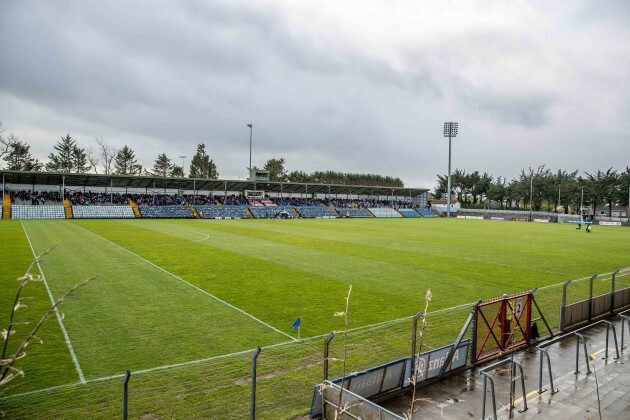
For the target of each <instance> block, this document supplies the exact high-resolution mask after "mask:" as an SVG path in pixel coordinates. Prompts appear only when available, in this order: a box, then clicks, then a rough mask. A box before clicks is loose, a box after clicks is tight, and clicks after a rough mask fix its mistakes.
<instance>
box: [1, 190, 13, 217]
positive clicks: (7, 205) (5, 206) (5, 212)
mask: <svg viewBox="0 0 630 420" xmlns="http://www.w3.org/2000/svg"><path fill="white" fill-rule="evenodd" d="M2 218H3V219H10V218H11V194H4V200H3V201H2Z"/></svg>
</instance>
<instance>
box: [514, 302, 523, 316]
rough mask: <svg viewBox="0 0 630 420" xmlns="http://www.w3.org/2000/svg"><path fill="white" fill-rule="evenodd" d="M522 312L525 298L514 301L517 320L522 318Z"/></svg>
mask: <svg viewBox="0 0 630 420" xmlns="http://www.w3.org/2000/svg"><path fill="white" fill-rule="evenodd" d="M522 312H523V298H522V297H517V298H516V299H515V300H514V313H515V314H516V318H520V317H521V313H522Z"/></svg>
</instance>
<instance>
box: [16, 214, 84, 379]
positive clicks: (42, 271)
mask: <svg viewBox="0 0 630 420" xmlns="http://www.w3.org/2000/svg"><path fill="white" fill-rule="evenodd" d="M20 225H22V230H24V234H25V235H26V240H27V241H28V245H29V246H30V247H31V252H32V253H33V257H34V258H37V254H36V253H35V249H34V248H33V244H32V243H31V238H30V237H29V236H28V232H27V231H26V228H25V227H24V223H22V221H21V220H20ZM36 261H37V268H38V269H39V274H41V275H42V280H43V281H44V286H46V291H47V292H48V297H49V298H50V302H51V304H52V305H54V304H55V298H54V297H53V295H52V292H51V291H50V287H48V282H47V281H46V276H45V275H44V270H42V267H41V266H40V265H39V260H36ZM55 315H56V316H57V321H58V322H59V326H60V327H61V332H62V333H63V337H64V338H65V339H66V345H67V346H68V351H69V352H70V356H71V357H72V361H73V362H74V367H75V368H76V369H77V373H78V374H79V380H80V381H81V383H82V384H85V383H86V382H85V376H83V370H82V369H81V365H80V364H79V360H78V359H77V355H76V354H75V353H74V349H73V348H72V343H71V342H70V336H69V335H68V331H66V327H65V326H64V325H63V320H62V319H61V314H60V313H59V307H56V308H55Z"/></svg>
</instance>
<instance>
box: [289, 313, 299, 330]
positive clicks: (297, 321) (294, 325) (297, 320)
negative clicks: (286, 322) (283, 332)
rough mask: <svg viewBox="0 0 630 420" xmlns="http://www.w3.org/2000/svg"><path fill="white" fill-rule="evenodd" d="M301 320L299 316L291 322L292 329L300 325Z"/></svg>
mask: <svg viewBox="0 0 630 420" xmlns="http://www.w3.org/2000/svg"><path fill="white" fill-rule="evenodd" d="M300 324H301V321H300V317H299V316H298V317H297V319H296V320H295V322H294V323H293V324H291V328H292V329H296V328H298V327H299V326H300Z"/></svg>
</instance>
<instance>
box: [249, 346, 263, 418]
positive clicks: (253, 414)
mask: <svg viewBox="0 0 630 420" xmlns="http://www.w3.org/2000/svg"><path fill="white" fill-rule="evenodd" d="M260 351H261V349H260V347H256V349H255V350H254V354H253V355H252V398H251V402H250V406H249V412H250V418H251V420H254V419H255V418H256V359H257V358H258V355H259V354H260Z"/></svg>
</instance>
